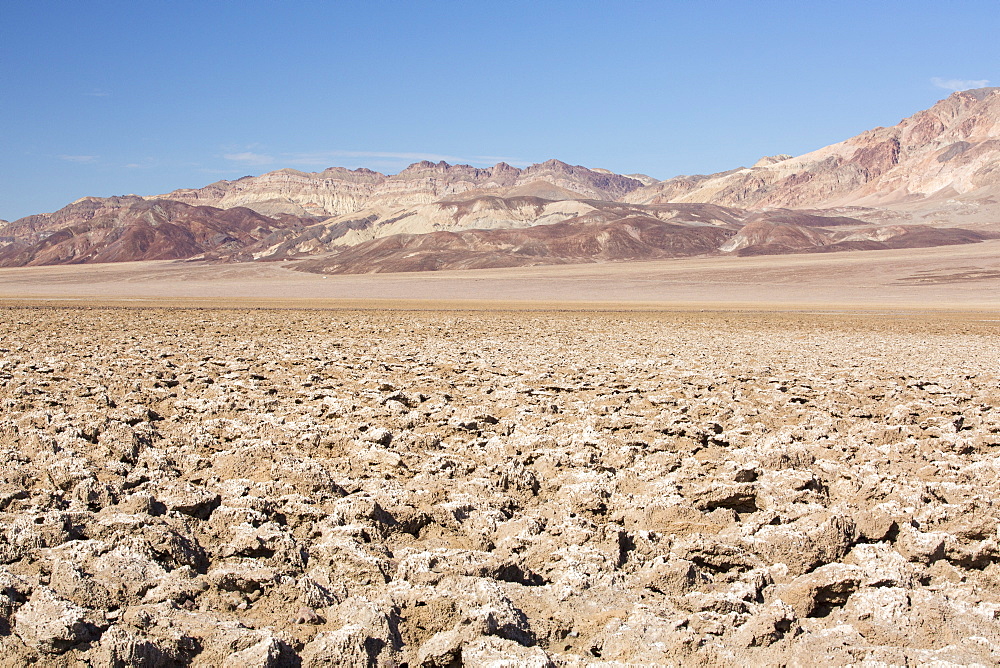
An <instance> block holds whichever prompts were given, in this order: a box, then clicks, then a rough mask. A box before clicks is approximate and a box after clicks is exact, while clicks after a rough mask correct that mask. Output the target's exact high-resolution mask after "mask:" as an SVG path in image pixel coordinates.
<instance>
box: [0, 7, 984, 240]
mask: <svg viewBox="0 0 1000 668" xmlns="http://www.w3.org/2000/svg"><path fill="white" fill-rule="evenodd" d="M998 35H1000V3H998V2H997V1H996V0H989V1H980V2H961V1H958V2H941V1H940V0H938V1H936V2H929V1H925V0H910V1H901V2H851V1H837V2H833V1H831V2H822V3H809V2H801V0H797V1H795V2H783V1H774V2H768V1H766V0H757V1H753V2H750V1H740V2H722V1H719V2H710V1H706V2H693V1H691V2H628V1H622V0H619V1H618V2H610V1H600V2H590V1H587V0H576V1H573V2H555V1H553V2H544V1H535V2H519V1H514V0H492V1H486V0H482V1H478V0H466V1H464V2H457V1H456V2H451V1H441V0H439V1H434V2H429V1H428V2H418V1H416V0H411V1H408V2H402V1H400V2H393V1H388V0H380V1H372V2H358V1H354V0H352V1H350V2H347V1H344V2H333V1H331V2H294V1H293V0H288V1H285V2H269V1H259V2H240V3H237V2H211V1H208V0H199V1H196V2H189V1H186V0H173V1H171V2H165V1H159V0H152V1H149V2H134V1H130V2H101V1H99V0H92V1H86V2H71V1H69V0H64V1H62V2H45V1H39V0H30V1H29V0H0V218H4V219H7V220H13V219H15V218H18V217H20V216H24V215H28V214H31V213H40V212H46V211H53V210H55V209H58V208H60V207H62V206H64V205H65V204H68V203H69V202H71V201H72V200H74V199H76V198H78V197H82V196H84V195H97V196H108V195H117V194H126V193H137V194H143V195H150V194H157V193H162V192H167V191H170V190H172V189H174V188H180V187H199V186H202V185H206V184H208V183H211V182H213V181H217V180H219V179H232V178H238V177H240V176H244V175H246V174H261V173H264V172H266V171H270V170H273V169H278V168H281V167H295V168H297V169H302V170H307V171H319V170H322V169H323V168H325V167H328V166H334V165H339V166H344V167H351V168H355V167H361V166H364V167H369V168H371V169H375V170H378V171H382V172H384V173H395V172H398V171H399V170H400V169H402V168H404V167H405V166H406V165H407V164H409V163H411V162H415V161H417V160H420V159H425V158H426V159H430V160H434V161H436V160H440V159H443V160H447V161H448V162H452V163H455V162H463V163H469V164H473V165H477V166H485V165H490V164H494V163H495V162H497V161H499V160H505V161H507V162H509V163H511V164H514V165H518V166H523V165H526V164H530V163H534V162H541V161H544V160H546V159H548V158H558V159H560V160H563V161H566V162H569V163H572V164H580V165H585V166H588V167H604V168H607V169H611V170H613V171H616V172H621V173H635V172H643V173H646V174H649V175H651V176H654V177H656V178H668V177H671V176H676V175H678V174H695V173H711V172H715V171H721V170H725V169H730V168H733V167H737V166H740V165H748V164H752V163H753V162H755V161H756V160H757V158H759V157H760V156H762V155H771V154H775V153H791V154H799V153H804V152H806V151H809V150H812V149H815V148H819V147H821V146H824V145H827V144H830V143H833V142H836V141H840V140H842V139H846V138H847V137H849V136H852V135H854V134H857V133H858V132H861V131H863V130H866V129H868V128H871V127H874V126H876V125H891V124H894V123H896V122H898V121H899V120H900V119H901V118H903V117H905V116H908V115H910V114H912V113H914V112H916V111H918V110H920V109H923V108H926V107H928V106H930V105H931V104H933V103H934V102H935V101H936V100H938V99H940V98H942V97H945V96H946V95H948V94H949V93H950V90H949V89H950V88H968V87H977V86H980V85H985V82H988V81H990V80H992V83H993V85H1000V41H998Z"/></svg>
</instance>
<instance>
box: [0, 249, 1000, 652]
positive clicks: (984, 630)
mask: <svg viewBox="0 0 1000 668" xmlns="http://www.w3.org/2000/svg"><path fill="white" fill-rule="evenodd" d="M971 248H972V249H970V247H961V248H955V249H943V250H942V249H936V252H934V253H927V252H924V251H908V252H886V253H858V254H852V255H851V256H850V257H847V258H845V257H843V256H838V257H837V258H836V261H835V262H834V261H831V260H832V258H829V257H826V256H795V257H791V258H788V257H785V258H766V259H765V258H750V259H733V260H728V259H727V260H725V261H723V260H720V259H710V260H692V261H683V262H679V263H648V264H646V263H644V264H641V265H617V266H614V265H611V266H609V265H600V266H598V265H589V266H582V267H580V266H578V267H555V268H551V267H550V268H544V269H537V270H530V271H526V270H517V273H510V272H506V271H504V272H478V271H477V272H468V273H461V274H460V273H449V274H444V273H442V274H434V275H408V276H404V275H394V276H374V277H336V278H334V277H331V278H329V279H324V278H322V277H314V276H309V275H300V274H296V273H293V272H290V271H287V270H285V269H283V268H281V267H280V266H276V265H264V266H259V265H236V266H226V267H222V268H219V267H206V266H200V265H192V264H187V263H157V264H155V265H152V266H149V265H105V266H96V267H79V268H65V267H58V268H37V269H34V268H33V269H25V270H4V271H3V272H0V295H2V296H3V297H4V302H3V304H0V406H2V413H0V435H2V436H0V462H2V463H0V665H24V664H25V663H27V662H32V661H34V662H39V663H41V664H43V665H66V666H70V665H96V666H140V665H142V666H154V665H155V666H159V665H202V666H219V665H226V666H268V667H276V666H297V665H303V666H321V665H347V666H375V665H386V666H388V665H408V666H448V665H458V664H459V662H460V663H462V664H465V665H472V666H488V665H534V666H549V665H556V666H574V665H623V664H626V663H630V662H631V663H632V664H642V665H657V664H660V665H719V666H728V665H750V664H754V665H768V664H770V665H782V664H784V665H789V664H790V665H815V664H816V663H817V662H821V661H822V662H826V663H830V664H834V665H837V664H849V663H850V664H858V663H863V662H866V661H867V662H873V665H874V663H875V662H881V663H878V665H886V664H888V665H904V664H905V665H917V664H931V663H933V664H934V665H942V666H943V665H970V664H979V665H996V664H997V663H998V662H1000V564H998V563H997V562H998V560H1000V546H998V538H1000V536H998V526H1000V504H998V503H997V500H996V498H995V490H996V489H998V485H1000V315H998V311H997V299H998V298H997V293H998V292H1000V287H998V284H1000V278H997V276H995V275H991V274H990V272H996V271H998V270H1000V264H998V262H997V260H996V259H995V258H992V257H990V252H994V253H995V252H996V250H997V249H998V245H997V244H992V245H988V244H982V245H980V246H976V247H971ZM973 250H974V251H975V252H973ZM845 261H846V263H845ZM214 272H221V277H213V276H215V274H214ZM949 296H950V298H949ZM415 297H418V298H420V299H421V300H423V301H413V298H415ZM428 298H434V300H436V301H429V300H428ZM491 300H493V301H491ZM289 307H292V308H289ZM502 661H509V662H512V663H507V664H504V663H497V662H502Z"/></svg>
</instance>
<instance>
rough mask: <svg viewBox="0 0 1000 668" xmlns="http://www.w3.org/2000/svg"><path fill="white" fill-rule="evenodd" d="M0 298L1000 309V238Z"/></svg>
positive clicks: (62, 290) (263, 276)
mask: <svg viewBox="0 0 1000 668" xmlns="http://www.w3.org/2000/svg"><path fill="white" fill-rule="evenodd" d="M0 298H2V299H16V300H24V299H47V300H51V299H60V300H87V301H93V300H110V301H122V300H125V301H131V300H164V299H166V300H174V301H177V300H180V301H182V302H183V301H187V300H204V301H206V302H211V303H215V302H223V303H248V302H269V303H271V304H275V305H277V304H280V303H285V304H288V305H292V304H300V305H302V304H306V303H307V302H312V303H313V304H315V305H320V304H326V305H332V304H334V303H340V304H354V305H360V304H363V303H365V302H370V301H373V300H375V301H383V302H384V301H386V300H389V301H392V300H403V301H410V300H424V301H437V302H440V301H442V300H443V301H449V300H452V301H457V302H460V303H461V304H460V305H464V306H469V305H470V302H477V301H478V302H508V303H513V302H523V303H525V304H526V305H529V306H530V305H531V304H535V305H540V304H544V303H546V302H548V303H562V304H564V305H566V306H568V307H569V306H575V307H577V308H582V307H586V306H587V304H588V303H589V304H590V305H591V306H594V305H598V306H600V305H604V306H607V305H610V304H629V305H632V306H640V305H648V306H653V307H656V306H661V307H662V306H669V305H673V306H680V307H684V306H687V307H694V306H718V307H744V308H745V307H751V308H752V307H756V308H792V307H800V306H811V307H827V308H837V307H855V308H880V307H900V308H929V309H996V308H998V307H1000V240H992V241H987V242H984V243H981V244H970V245H961V246H945V247H937V248H922V249H912V250H889V251H872V252H851V253H831V254H803V255H783V256H766V257H750V258H740V257H708V258H692V259H679V260H669V261H656V262H635V263H620V264H619V263H608V264H581V265H562V266H543V267H532V268H514V269H491V270H471V271H442V272H426V273H406V274H371V275H360V276H358V275H354V276H328V277H323V276H320V275H315V274H307V273H302V272H297V271H291V270H289V269H286V268H285V267H283V266H282V265H281V264H280V263H248V264H226V265H211V264H205V263H193V262H140V263H121V264H100V265H74V266H52V267H27V268H16V269H0ZM383 305H384V304H383ZM494 305H495V304H494ZM483 306H485V307H489V306H490V304H489V303H485V304H483Z"/></svg>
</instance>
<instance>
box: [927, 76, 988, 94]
mask: <svg viewBox="0 0 1000 668" xmlns="http://www.w3.org/2000/svg"><path fill="white" fill-rule="evenodd" d="M931 83H932V84H934V85H935V86H937V87H938V88H943V89H945V90H955V91H958V90H968V89H970V88H982V87H983V86H986V85H988V84H989V83H990V80H989V79H942V78H941V77H934V78H932V79H931Z"/></svg>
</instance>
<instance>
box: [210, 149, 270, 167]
mask: <svg viewBox="0 0 1000 668" xmlns="http://www.w3.org/2000/svg"><path fill="white" fill-rule="evenodd" d="M222 157H223V158H225V159H226V160H231V161H233V162H239V163H242V164H244V165H270V164H271V163H273V162H274V158H272V157H271V156H269V155H263V154H262V153H253V152H251V151H244V152H242V153H227V154H225V155H224V156H222Z"/></svg>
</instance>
